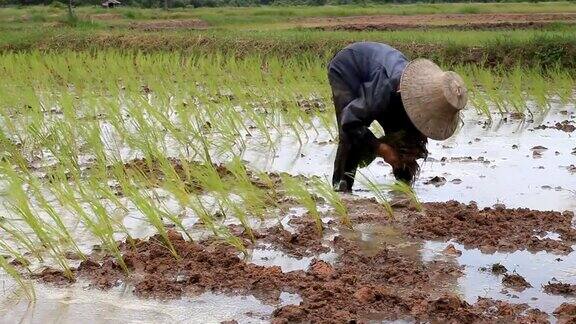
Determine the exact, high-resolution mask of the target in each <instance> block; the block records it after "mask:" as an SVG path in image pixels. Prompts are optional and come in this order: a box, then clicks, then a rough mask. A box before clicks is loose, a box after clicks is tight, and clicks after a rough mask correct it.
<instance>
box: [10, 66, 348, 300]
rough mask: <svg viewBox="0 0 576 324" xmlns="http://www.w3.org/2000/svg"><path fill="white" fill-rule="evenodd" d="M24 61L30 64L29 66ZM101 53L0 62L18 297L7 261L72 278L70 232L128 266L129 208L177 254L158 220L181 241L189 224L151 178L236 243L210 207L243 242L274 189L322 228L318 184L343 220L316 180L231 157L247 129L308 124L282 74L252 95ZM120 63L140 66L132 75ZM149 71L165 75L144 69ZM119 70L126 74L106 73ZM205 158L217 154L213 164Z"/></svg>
mask: <svg viewBox="0 0 576 324" xmlns="http://www.w3.org/2000/svg"><path fill="white" fill-rule="evenodd" d="M22 59H23V60H25V61H27V60H28V59H32V60H31V62H32V63H31V64H30V65H26V64H27V62H24V61H20V60H22ZM100 59H103V60H104V62H102V61H100V62H94V61H93V62H86V60H87V57H82V56H79V57H75V58H74V57H73V56H72V57H67V58H62V59H61V60H60V59H59V57H58V56H52V57H51V56H48V57H45V58H41V57H27V56H25V55H24V56H19V55H15V56H13V57H11V59H10V60H9V61H8V63H7V62H3V63H4V64H3V65H2V68H3V70H4V71H5V72H8V73H6V75H7V76H9V77H11V78H12V79H11V80H9V81H8V82H6V83H3V84H2V85H1V90H0V91H1V93H2V96H0V98H1V99H0V100H1V116H2V119H1V124H2V128H1V130H2V131H1V133H0V140H1V141H2V146H3V147H5V150H4V151H3V152H2V157H3V162H2V168H1V172H0V176H1V177H2V183H3V185H4V192H3V193H4V199H5V201H6V206H8V208H7V210H6V211H5V213H6V217H5V221H4V222H2V223H1V224H0V229H1V230H2V232H3V235H2V240H1V243H0V244H1V248H2V252H3V253H2V255H3V256H2V260H1V261H0V262H1V265H2V267H3V268H4V270H5V271H6V272H7V273H8V274H11V275H13V276H14V278H15V279H16V280H17V281H18V282H19V283H21V284H22V287H23V288H24V292H26V293H27V294H28V296H30V297H32V290H30V289H29V287H28V286H26V285H23V284H24V281H22V279H21V278H20V277H19V276H18V272H17V271H16V270H15V268H14V267H13V266H12V265H11V264H10V263H8V262H7V259H6V258H5V257H4V256H5V255H9V256H10V257H11V258H13V259H14V260H16V261H17V263H18V264H20V265H23V266H24V268H28V265H30V264H31V263H30V261H31V260H30V259H34V260H36V261H38V262H47V263H48V264H53V265H55V266H57V267H59V268H60V269H62V270H63V271H64V273H65V274H66V275H67V276H70V277H72V276H73V272H72V270H71V268H70V265H69V263H68V261H67V259H66V257H65V255H66V252H68V251H71V250H72V251H77V252H78V253H79V255H81V256H83V257H84V253H86V252H88V251H86V249H84V248H83V245H82V244H83V242H82V240H85V239H86V237H85V236H82V239H81V240H80V239H79V236H78V235H77V234H78V232H84V233H88V235H89V237H91V238H94V239H96V240H97V243H98V245H99V246H100V247H101V248H102V249H103V250H104V251H106V252H108V253H110V254H111V255H113V256H115V257H116V260H117V262H118V264H119V265H120V266H121V267H122V268H124V269H125V270H126V271H128V268H127V267H126V265H125V264H124V262H123V260H122V256H121V251H120V248H119V244H118V240H126V241H127V242H130V241H131V240H130V238H131V233H130V229H129V228H126V226H125V223H124V218H125V217H126V215H127V213H128V209H129V208H130V207H132V208H135V209H137V210H138V215H140V217H142V218H143V219H144V220H145V221H146V222H147V223H148V224H149V225H150V226H152V227H153V228H154V230H155V232H157V233H159V234H160V236H161V237H162V238H163V243H164V244H165V246H166V247H167V248H168V249H169V250H170V251H171V252H172V253H173V254H174V256H175V257H178V255H177V251H176V250H175V249H174V247H173V246H172V245H171V243H170V240H169V239H168V234H167V227H166V226H167V224H172V225H174V226H176V227H177V228H178V229H179V230H180V231H182V232H183V233H185V234H186V235H187V236H188V238H190V239H192V237H193V233H190V226H185V225H184V224H183V222H182V219H181V218H179V216H178V215H180V213H179V212H178V211H174V210H172V209H170V208H169V207H168V206H167V205H166V204H165V203H164V202H163V200H162V199H160V197H159V194H158V192H157V191H156V190H154V189H155V188H157V187H161V188H162V189H163V190H165V191H168V192H169V193H170V196H171V197H172V198H173V199H174V200H176V201H177V203H178V204H177V205H178V206H179V208H181V209H182V210H187V211H189V212H191V213H192V214H193V215H194V217H195V218H196V219H197V221H198V222H200V223H201V224H202V225H203V226H204V228H205V229H207V230H209V231H210V232H212V233H213V234H214V235H217V236H218V237H221V238H222V239H224V240H226V241H227V242H228V243H230V244H232V245H233V246H235V247H237V248H238V250H239V251H242V252H246V248H245V247H244V245H243V241H242V240H240V239H239V238H237V237H235V236H234V235H232V234H231V233H230V231H229V230H228V228H227V227H226V226H223V221H222V220H221V219H220V218H219V217H216V216H215V215H216V214H219V215H226V216H229V217H231V218H235V219H236V221H237V222H239V223H240V224H242V226H243V227H244V229H245V231H246V232H247V233H248V236H249V237H253V236H252V235H251V233H252V227H253V224H254V221H255V220H263V219H264V218H265V216H266V215H267V214H269V213H270V211H271V210H272V211H276V210H277V209H278V208H279V207H278V206H277V202H278V196H279V195H281V194H283V195H286V193H290V194H291V195H292V196H293V197H294V198H296V200H297V201H298V202H301V203H302V204H303V205H304V206H306V207H308V208H309V210H310V215H311V216H312V217H314V218H315V220H316V221H317V222H318V224H320V223H319V222H320V221H319V217H320V216H319V214H318V212H317V209H316V198H315V197H316V196H315V195H313V194H312V193H311V191H317V192H318V193H319V194H321V195H323V196H324V197H325V199H326V200H327V201H328V202H330V203H331V204H332V205H333V206H335V209H336V211H337V214H338V215H340V216H341V217H342V220H343V223H345V224H348V225H349V224H350V222H349V220H347V219H346V213H345V209H343V208H344V207H343V206H344V205H343V203H342V202H341V201H340V199H339V196H338V195H336V194H335V193H334V192H332V191H331V188H330V186H329V185H328V184H327V183H326V182H324V181H319V180H315V181H312V182H311V183H310V184H308V185H305V184H304V182H303V180H301V179H296V178H292V177H289V176H287V175H286V176H283V177H281V178H278V179H274V178H273V177H271V176H269V175H267V174H266V173H254V172H249V171H247V169H246V166H245V165H244V163H243V162H242V161H241V158H240V157H241V154H242V148H243V147H244V146H245V145H246V143H245V141H244V135H246V134H248V133H250V132H252V133H254V132H258V133H260V134H263V135H262V136H261V138H262V139H263V141H266V142H268V143H269V144H272V143H273V140H272V133H274V129H275V128H277V131H276V132H275V133H276V134H277V135H278V134H279V135H283V134H285V133H286V130H290V129H292V130H294V132H293V133H294V134H296V135H299V134H301V133H304V134H307V133H308V131H309V128H314V127H317V126H315V125H316V124H314V122H313V121H312V118H311V117H310V116H309V114H308V112H307V111H304V110H302V109H301V105H299V104H298V100H301V98H296V97H294V96H295V95H296V94H299V93H306V92H304V91H305V88H304V87H302V85H301V84H298V85H295V86H294V87H293V88H294V89H291V85H290V81H289V80H285V81H283V82H282V85H280V84H277V85H276V87H278V88H277V89H272V88H271V87H272V85H273V84H272V83H269V84H268V86H269V88H261V89H268V91H278V93H282V95H281V96H277V97H275V96H270V95H269V94H267V93H266V92H265V91H262V90H260V89H259V88H258V87H255V88H254V91H253V92H250V91H246V89H243V88H238V89H234V88H226V87H223V86H222V85H221V84H222V82H223V81H224V82H225V75H222V76H221V77H218V76H215V75H214V74H213V70H212V69H207V68H206V66H205V63H198V62H194V64H193V65H192V66H188V68H190V69H195V70H196V72H197V73H199V74H200V77H199V79H187V78H186V76H185V75H182V74H180V75H177V73H176V72H177V71H178V68H177V67H176V66H174V67H172V69H171V66H170V65H169V64H163V62H164V61H163V60H164V59H165V58H164V57H158V58H157V59H158V60H157V61H153V62H148V60H149V59H150V58H149V57H144V56H143V57H132V58H130V59H128V58H124V59H125V61H124V63H126V64H125V65H119V66H118V65H117V66H114V64H118V62H119V60H120V59H122V58H120V57H114V58H110V62H108V61H107V58H105V57H100ZM75 60H76V61H75ZM133 60H134V61H133ZM39 62H41V63H39ZM95 63H102V64H107V67H108V68H109V69H110V71H111V73H109V74H104V73H101V72H102V71H101V70H100V68H101V65H99V64H95ZM148 63H150V64H149V65H148ZM234 64H235V63H233V62H230V65H229V66H234ZM18 66H19V67H21V68H22V69H19V68H18ZM25 66H27V67H28V68H25ZM131 66H132V67H133V66H143V67H144V68H142V69H139V70H138V71H137V72H136V71H133V70H131ZM152 66H160V67H162V69H161V71H163V72H158V73H156V72H155V71H156V69H152V70H147V69H146V68H151V67H152ZM99 67H100V68H99ZM201 67H203V68H204V69H206V72H205V73H204V72H202V71H201ZM74 70H76V71H78V73H79V75H80V77H78V75H76V74H75V73H73V72H71V71H74ZM118 70H122V71H123V73H121V74H114V71H118ZM17 71H20V72H17ZM10 72H12V74H10ZM131 73H134V74H131ZM192 75H194V74H192ZM36 76H38V77H36ZM293 82H299V81H298V80H294V81H293ZM280 87H282V88H283V89H282V91H280V90H279V89H280ZM284 87H286V88H284ZM295 89H297V90H295ZM326 120H329V119H328V118H327V119H326ZM317 121H318V120H316V122H317ZM285 124H290V125H289V126H285ZM326 125H327V126H328V124H326ZM299 140H302V139H300V138H299ZM135 158H137V159H135ZM127 161H141V163H126V162H127ZM214 161H219V162H221V161H226V162H225V163H224V167H223V169H222V167H217V166H216V164H214ZM222 170H225V172H222ZM206 193H207V195H208V196H209V197H206ZM207 198H210V199H207ZM310 202H313V203H312V204H310ZM216 211H217V212H218V213H216ZM272 215H274V216H277V215H278V212H275V213H272ZM319 230H321V227H320V226H319ZM30 270H32V269H30Z"/></svg>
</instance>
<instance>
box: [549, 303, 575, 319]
mask: <svg viewBox="0 0 576 324" xmlns="http://www.w3.org/2000/svg"><path fill="white" fill-rule="evenodd" d="M553 314H554V316H556V318H558V323H574V322H576V305H574V304H570V303H562V304H561V305H560V306H558V307H557V308H556V309H555V310H554V313H553Z"/></svg>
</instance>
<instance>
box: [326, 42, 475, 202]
mask: <svg viewBox="0 0 576 324" xmlns="http://www.w3.org/2000/svg"><path fill="white" fill-rule="evenodd" d="M328 79H329V81H330V86H331V87H332V96H333V100H334V106H335V107H336V118H337V120H338V130H339V143H338V151H337V153H336V160H335V161H334V175H333V177H332V184H333V185H334V189H335V190H338V191H350V190H352V185H353V184H354V176H355V174H356V169H357V168H358V166H364V165H368V164H370V163H371V162H372V161H373V160H374V159H375V158H376V157H377V156H379V157H381V158H383V159H384V161H386V162H387V163H388V164H390V165H391V166H392V170H393V173H394V176H395V177H396V179H398V180H402V181H405V182H407V183H412V182H413V181H414V178H415V177H416V174H417V173H418V170H419V169H420V167H419V165H418V163H417V162H416V161H417V160H418V159H420V158H426V156H427V155H428V150H427V149H426V144H427V142H428V138H431V139H435V140H444V139H447V138H448V137H450V136H451V135H452V134H453V133H454V131H455V130H456V127H457V126H458V122H459V120H460V119H459V112H460V110H461V109H463V108H464V106H465V105H466V99H467V91H466V87H465V86H464V83H463V81H462V78H460V76H459V75H458V74H456V73H454V72H445V71H442V70H441V69H440V68H439V67H438V66H437V65H436V64H434V63H433V62H431V61H429V60H425V59H417V60H414V61H410V62H409V61H408V60H407V59H406V57H405V56H404V54H402V53H401V52H399V51H398V50H396V49H394V48H392V47H390V46H388V45H386V44H380V43H372V42H362V43H354V44H352V45H349V46H347V47H346V48H344V49H343V50H341V51H340V52H339V53H337V54H336V55H335V56H334V58H333V59H332V61H331V62H330V65H329V67H328ZM375 120H376V121H378V123H380V125H382V128H383V129H384V132H385V136H383V137H381V138H379V139H378V138H376V137H375V136H374V134H372V132H371V131H370V130H369V129H368V127H369V126H370V124H371V123H372V122H373V121H375Z"/></svg>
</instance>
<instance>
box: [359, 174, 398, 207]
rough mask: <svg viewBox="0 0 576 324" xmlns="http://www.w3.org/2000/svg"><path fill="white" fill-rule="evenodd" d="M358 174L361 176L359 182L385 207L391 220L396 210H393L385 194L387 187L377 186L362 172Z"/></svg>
mask: <svg viewBox="0 0 576 324" xmlns="http://www.w3.org/2000/svg"><path fill="white" fill-rule="evenodd" d="M358 174H359V175H360V177H358V178H357V181H358V182H359V183H360V184H361V185H362V186H364V187H366V188H367V189H368V190H370V191H371V192H372V193H373V194H374V196H375V197H376V200H377V201H378V203H380V204H381V205H382V206H383V207H384V209H385V210H386V212H388V216H389V218H393V217H394V210H393V209H392V206H391V205H390V203H389V202H388V198H387V196H386V192H385V186H383V185H379V184H377V183H376V182H374V181H372V180H371V179H370V178H368V177H367V176H366V175H364V173H362V172H360V171H358Z"/></svg>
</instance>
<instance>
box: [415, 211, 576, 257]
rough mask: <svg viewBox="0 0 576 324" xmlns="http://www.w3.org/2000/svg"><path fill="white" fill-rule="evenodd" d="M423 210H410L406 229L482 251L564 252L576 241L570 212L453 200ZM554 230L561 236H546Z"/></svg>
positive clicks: (426, 236) (416, 235)
mask: <svg viewBox="0 0 576 324" xmlns="http://www.w3.org/2000/svg"><path fill="white" fill-rule="evenodd" d="M424 209H425V213H424V214H421V213H410V214H408V215H407V217H406V219H405V223H404V226H405V228H406V232H407V233H408V234H409V235H412V236H413V237H417V238H422V239H427V240H438V239H440V240H449V239H454V240H455V241H457V242H459V243H462V244H463V245H464V246H466V247H467V248H478V249H480V250H481V251H483V252H488V253H490V252H495V251H516V250H523V249H526V250H529V251H532V252H536V251H548V252H552V253H558V254H566V253H569V252H571V251H572V245H573V244H575V243H576V230H575V229H573V228H572V225H571V222H572V218H573V217H574V215H573V213H572V212H569V211H566V212H563V213H560V212H554V211H535V210H530V209H525V208H516V209H509V208H504V207H503V206H497V207H495V208H483V209H479V208H478V207H477V206H476V204H474V203H470V204H468V205H466V204H462V203H458V202H455V201H451V202H447V203H426V204H424ZM547 232H553V233H557V234H559V236H560V240H554V239H552V238H547V237H545V236H546V234H547Z"/></svg>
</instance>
